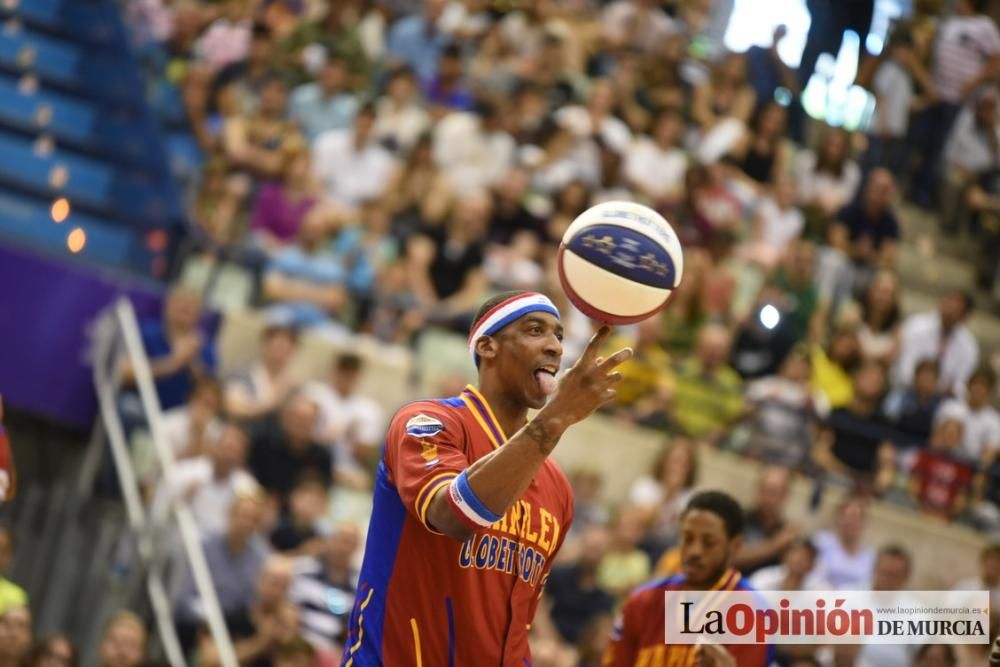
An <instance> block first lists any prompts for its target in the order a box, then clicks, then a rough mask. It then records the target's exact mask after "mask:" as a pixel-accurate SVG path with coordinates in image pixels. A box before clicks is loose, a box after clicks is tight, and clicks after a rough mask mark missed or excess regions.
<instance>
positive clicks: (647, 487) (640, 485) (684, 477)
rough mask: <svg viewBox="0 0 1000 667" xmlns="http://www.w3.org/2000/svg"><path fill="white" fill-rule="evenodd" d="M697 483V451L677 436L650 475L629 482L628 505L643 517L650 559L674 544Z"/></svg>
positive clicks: (646, 547)
mask: <svg viewBox="0 0 1000 667" xmlns="http://www.w3.org/2000/svg"><path fill="white" fill-rule="evenodd" d="M697 480H698V449H697V447H696V446H695V444H694V443H693V442H692V441H690V440H688V439H686V438H682V437H679V436H675V437H674V438H673V439H671V441H670V444H669V445H667V447H666V448H665V449H664V450H663V455H662V456H661V457H660V458H659V460H657V462H656V465H655V466H654V468H653V470H652V471H651V474H649V475H644V476H642V477H640V478H639V479H637V480H635V481H634V482H633V483H632V488H631V489H630V490H629V494H628V502H629V504H630V505H632V506H634V507H635V508H637V509H638V510H639V511H640V512H642V513H643V514H644V515H645V521H646V526H647V527H648V531H649V532H648V535H647V538H646V541H645V542H644V544H643V545H642V546H643V548H644V549H645V550H646V551H647V553H649V554H650V556H651V557H653V558H658V557H659V555H660V553H662V552H663V550H664V549H666V548H667V547H670V546H673V545H674V544H675V543H676V542H677V538H678V531H679V530H680V521H681V513H682V512H683V511H684V508H685V507H686V506H687V502H688V501H689V500H690V499H691V496H693V495H694V491H695V488H694V487H695V483H696V482H697Z"/></svg>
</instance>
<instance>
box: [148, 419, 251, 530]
mask: <svg viewBox="0 0 1000 667" xmlns="http://www.w3.org/2000/svg"><path fill="white" fill-rule="evenodd" d="M248 442H249V441H248V440H247V435H246V433H244V432H243V430H242V429H241V428H240V427H238V426H236V425H234V424H228V425H226V426H225V427H223V429H222V432H221V433H220V434H219V436H218V437H217V438H216V439H215V440H214V441H213V442H212V443H211V444H210V445H209V447H208V448H207V450H206V452H205V454H204V455H202V456H197V457H194V458H189V459H185V460H183V461H180V462H179V463H177V465H176V466H175V467H174V470H173V472H172V473H171V475H170V476H169V477H168V478H167V479H166V482H165V485H164V487H162V488H161V489H160V490H159V492H158V493H157V496H156V499H155V500H154V502H153V507H154V510H153V513H154V515H156V514H158V513H160V512H166V511H167V510H168V508H169V504H170V503H173V502H176V501H178V500H181V501H184V502H185V503H187V506H188V508H189V509H190V510H191V514H192V516H193V517H194V520H195V523H197V524H198V529H199V531H200V532H201V534H202V535H211V534H213V533H221V532H222V531H224V530H225V528H226V522H227V521H228V517H229V507H230V505H232V503H233V500H234V499H235V498H236V497H237V496H240V495H244V494H254V493H257V492H258V491H259V487H258V485H257V482H256V480H254V478H253V475H251V474H250V473H249V472H247V470H246V468H245V467H244V466H245V465H246V460H247V448H248V446H249V445H248Z"/></svg>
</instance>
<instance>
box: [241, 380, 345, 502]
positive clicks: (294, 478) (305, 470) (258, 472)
mask: <svg viewBox="0 0 1000 667" xmlns="http://www.w3.org/2000/svg"><path fill="white" fill-rule="evenodd" d="M317 415H318V408H317V407H316V403H315V402H314V401H313V400H312V399H310V398H309V397H308V396H307V395H305V394H304V393H297V394H292V395H291V396H290V397H289V398H288V399H287V400H286V401H285V403H284V405H282V406H281V409H279V410H278V411H277V412H276V413H273V414H270V415H267V416H265V417H262V418H260V419H258V420H257V421H256V422H253V423H252V424H251V425H250V427H249V430H250V471H251V472H252V473H253V475H254V477H255V478H256V479H257V481H258V482H260V485H261V486H263V487H264V489H265V490H267V491H268V492H269V493H271V494H272V495H273V496H275V497H276V498H277V499H278V500H279V501H281V504H284V503H285V501H286V500H287V498H288V494H289V492H291V490H292V487H294V486H295V484H296V483H298V481H299V480H300V479H302V478H303V477H304V476H306V475H315V476H317V477H318V478H319V479H320V480H322V481H323V483H324V484H325V485H327V486H329V484H330V482H331V480H332V476H333V461H332V459H331V457H330V450H329V449H327V448H326V447H323V446H322V445H319V444H317V443H316V442H315V441H314V440H313V433H314V432H315V428H316V418H317Z"/></svg>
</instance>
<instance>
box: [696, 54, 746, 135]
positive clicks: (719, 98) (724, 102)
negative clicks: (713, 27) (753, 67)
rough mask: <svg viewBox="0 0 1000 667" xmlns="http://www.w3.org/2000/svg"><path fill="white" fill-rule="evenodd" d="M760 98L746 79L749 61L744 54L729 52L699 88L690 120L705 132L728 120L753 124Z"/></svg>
mask: <svg viewBox="0 0 1000 667" xmlns="http://www.w3.org/2000/svg"><path fill="white" fill-rule="evenodd" d="M756 104H757V95H756V93H754V89H753V86H751V85H750V82H749V81H748V80H747V61H746V56H745V55H744V54H742V53H727V54H726V55H725V56H723V57H722V58H721V59H720V60H719V61H718V62H717V63H715V64H714V65H713V66H712V71H711V74H710V76H709V78H708V79H706V80H705V81H704V82H702V83H701V84H700V85H698V86H696V87H695V89H694V97H693V99H692V100H691V117H692V119H693V120H694V121H695V123H697V124H698V125H699V126H700V127H701V130H702V131H703V132H708V131H709V130H711V129H713V128H714V127H716V126H717V125H718V124H719V123H721V122H722V121H723V120H726V119H727V118H734V119H736V120H738V121H740V122H741V123H743V124H744V125H748V124H749V123H750V116H751V114H753V110H754V107H755V106H756Z"/></svg>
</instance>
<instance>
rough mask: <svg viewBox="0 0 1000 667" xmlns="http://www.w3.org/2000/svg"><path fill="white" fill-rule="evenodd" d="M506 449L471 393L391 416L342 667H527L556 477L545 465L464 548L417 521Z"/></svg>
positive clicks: (562, 497)
mask: <svg viewBox="0 0 1000 667" xmlns="http://www.w3.org/2000/svg"><path fill="white" fill-rule="evenodd" d="M506 439H507V437H506V434H504V432H503V430H502V429H501V428H500V425H499V424H498V423H497V420H496V419H495V417H494V416H493V413H492V410H491V409H490V407H489V405H488V404H487V403H486V400H485V399H484V398H483V396H482V395H481V394H479V392H477V391H476V390H475V389H474V388H472V387H467V388H466V390H465V391H464V392H462V394H460V395H459V396H457V397H455V398H450V399H444V400H438V401H417V402H415V403H410V404H409V405H406V406H405V407H403V408H402V409H401V410H400V411H399V412H397V413H396V415H395V416H394V417H393V419H392V423H391V424H390V426H389V432H388V434H387V436H386V442H385V451H384V454H383V458H382V462H381V464H380V466H379V471H378V476H377V479H376V483H375V497H374V507H373V510H372V517H371V524H370V526H369V531H368V541H367V546H366V551H365V560H364V565H363V567H362V570H361V577H360V580H359V584H358V596H357V600H356V601H355V605H354V610H353V612H352V615H351V621H350V637H349V640H348V643H347V648H346V651H345V657H344V662H343V664H344V665H345V667H355V666H358V667H376V666H385V667H403V666H404V665H405V666H406V667H412V666H414V665H416V666H417V667H515V666H516V667H525V666H526V665H529V666H530V664H531V663H530V652H529V649H528V628H529V626H530V624H531V621H532V618H533V617H534V613H535V608H536V607H537V605H538V600H539V596H540V594H541V590H542V586H543V584H544V583H545V579H546V577H547V576H548V573H549V569H550V567H551V564H552V560H553V558H554V557H555V554H556V552H557V551H558V550H559V547H560V546H561V545H562V542H563V539H564V538H565V536H566V533H567V531H568V529H569V525H570V522H571V521H572V516H573V499H572V491H571V489H570V486H569V482H568V481H567V479H566V476H565V475H564V474H563V473H562V471H561V470H560V469H559V466H558V465H557V464H556V463H554V462H552V461H547V462H546V463H545V465H544V466H542V468H541V469H540V470H539V471H538V473H537V474H536V475H535V478H534V480H532V482H531V485H530V486H529V487H528V490H527V491H526V492H525V493H524V495H523V496H522V497H521V499H520V500H518V501H517V502H516V503H514V505H513V506H512V507H511V508H510V509H509V510H508V511H507V513H506V514H505V515H504V516H503V518H502V519H500V520H499V521H497V522H496V523H494V524H493V525H491V526H489V527H487V528H484V529H482V530H480V531H477V533H476V534H475V535H474V536H473V537H472V538H470V539H469V540H467V541H466V542H464V543H460V542H458V541H456V540H454V539H452V538H450V537H447V536H445V535H442V534H440V533H438V532H436V531H434V529H433V528H432V527H431V526H430V525H429V524H428V522H427V512H428V509H429V507H430V503H431V500H432V499H433V497H434V495H435V494H436V493H437V491H438V490H440V489H443V488H445V487H446V486H447V485H448V484H450V483H451V482H452V480H454V479H455V477H457V476H458V474H459V473H460V472H461V471H463V470H465V469H466V468H468V467H469V466H470V465H471V464H472V463H474V462H475V461H477V460H478V459H480V458H482V457H483V456H486V455H487V454H489V453H490V452H491V451H493V450H494V449H496V448H497V447H501V446H503V444H504V442H505V441H506Z"/></svg>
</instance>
